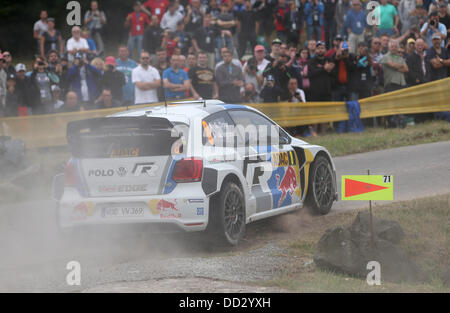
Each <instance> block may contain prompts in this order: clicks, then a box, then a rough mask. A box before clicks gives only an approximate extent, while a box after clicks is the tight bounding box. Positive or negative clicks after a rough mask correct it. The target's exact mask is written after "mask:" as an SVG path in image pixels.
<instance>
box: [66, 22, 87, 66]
mask: <svg viewBox="0 0 450 313" xmlns="http://www.w3.org/2000/svg"><path fill="white" fill-rule="evenodd" d="M66 50H67V57H68V59H69V63H70V64H72V63H73V61H74V60H75V58H74V56H75V54H77V53H89V44H88V42H87V40H86V39H84V38H82V37H81V28H80V27H79V26H74V27H72V38H70V39H69V40H67V44H66Z"/></svg>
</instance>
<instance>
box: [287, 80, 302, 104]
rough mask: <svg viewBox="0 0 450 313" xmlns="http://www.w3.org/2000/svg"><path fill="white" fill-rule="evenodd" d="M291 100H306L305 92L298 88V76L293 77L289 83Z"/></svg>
mask: <svg viewBox="0 0 450 313" xmlns="http://www.w3.org/2000/svg"><path fill="white" fill-rule="evenodd" d="M288 90H289V95H290V99H289V102H306V98H305V92H304V91H303V90H301V89H300V88H298V80H297V78H291V79H290V80H289V83H288Z"/></svg>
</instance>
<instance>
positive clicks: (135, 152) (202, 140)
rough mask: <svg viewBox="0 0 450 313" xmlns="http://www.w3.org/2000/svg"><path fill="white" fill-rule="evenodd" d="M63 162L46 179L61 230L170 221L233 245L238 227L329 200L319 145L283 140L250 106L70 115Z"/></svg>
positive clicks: (332, 177)
mask: <svg viewBox="0 0 450 313" xmlns="http://www.w3.org/2000/svg"><path fill="white" fill-rule="evenodd" d="M67 141H68V145H69V149H70V152H71V154H72V158H71V160H70V161H69V162H68V164H67V166H66V169H65V173H64V174H62V175H59V176H58V177H56V178H55V183H54V185H55V191H54V192H55V198H56V199H58V209H57V218H58V222H59V226H60V228H61V229H62V230H68V229H77V228H79V227H81V226H94V225H101V224H132V223H135V224H149V223H156V224H159V226H161V225H165V226H172V227H173V226H174V228H176V229H181V230H185V231H189V232H191V231H206V232H207V233H208V234H214V236H215V237H214V238H216V239H218V240H220V241H222V242H224V243H225V244H230V245H236V244H237V243H238V242H239V240H240V239H241V238H242V237H243V235H244V232H245V227H246V224H248V223H251V222H253V221H257V220H260V219H264V218H268V217H271V216H275V215H279V214H284V213H287V212H291V211H294V210H297V209H299V208H301V207H302V206H303V205H304V204H308V206H309V207H310V208H312V209H313V210H314V211H315V212H316V213H318V214H327V213H328V212H329V211H330V209H331V207H332V204H333V202H334V201H336V200H337V192H336V172H335V167H334V164H333V161H332V159H331V156H330V154H329V153H328V151H327V150H326V149H325V148H323V147H320V146H315V145H310V144H308V143H306V142H304V141H302V140H299V139H296V138H293V137H291V136H290V135H289V134H288V133H286V132H285V131H284V130H283V129H282V128H281V127H280V126H278V125H277V124H276V123H275V122H274V121H272V120H271V119H270V118H268V117H267V116H266V115H264V114H262V113H261V112H259V111H258V110H256V109H254V108H251V107H249V106H244V105H227V104H224V103H223V102H220V101H215V100H207V101H200V102H198V101H190V102H180V103H176V104H173V105H169V106H162V107H150V108H146V109H136V110H132V111H126V112H122V113H118V114H115V115H112V116H109V117H105V118H95V119H89V120H82V121H75V122H71V123H69V125H68V127H67Z"/></svg>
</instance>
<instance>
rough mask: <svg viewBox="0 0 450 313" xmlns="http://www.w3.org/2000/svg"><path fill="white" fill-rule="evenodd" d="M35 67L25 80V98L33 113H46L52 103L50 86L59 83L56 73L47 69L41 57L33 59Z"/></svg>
mask: <svg viewBox="0 0 450 313" xmlns="http://www.w3.org/2000/svg"><path fill="white" fill-rule="evenodd" d="M35 65H36V67H35V68H34V70H33V72H32V73H31V75H30V76H29V77H28V78H27V80H26V87H25V90H26V91H27V92H26V98H27V99H26V100H27V104H28V106H29V107H31V109H32V113H33V115H36V114H46V113H48V112H49V111H50V106H51V104H52V101H53V99H52V90H51V88H52V86H53V85H57V84H59V78H58V76H57V75H56V74H54V73H52V72H49V71H47V67H48V66H47V63H46V62H45V60H44V59H43V58H42V57H37V58H36V60H35Z"/></svg>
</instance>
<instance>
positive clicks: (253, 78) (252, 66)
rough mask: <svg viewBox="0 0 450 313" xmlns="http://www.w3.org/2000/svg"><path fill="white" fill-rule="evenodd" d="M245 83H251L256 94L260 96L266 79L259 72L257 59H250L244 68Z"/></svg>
mask: <svg viewBox="0 0 450 313" xmlns="http://www.w3.org/2000/svg"><path fill="white" fill-rule="evenodd" d="M244 81H245V83H246V84H248V83H251V84H253V87H254V89H255V92H256V93H257V94H259V93H260V92H261V89H262V86H263V84H264V77H263V75H262V74H259V72H258V65H257V61H256V59H255V58H254V57H253V58H250V59H249V60H248V61H247V64H246V66H244Z"/></svg>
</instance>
